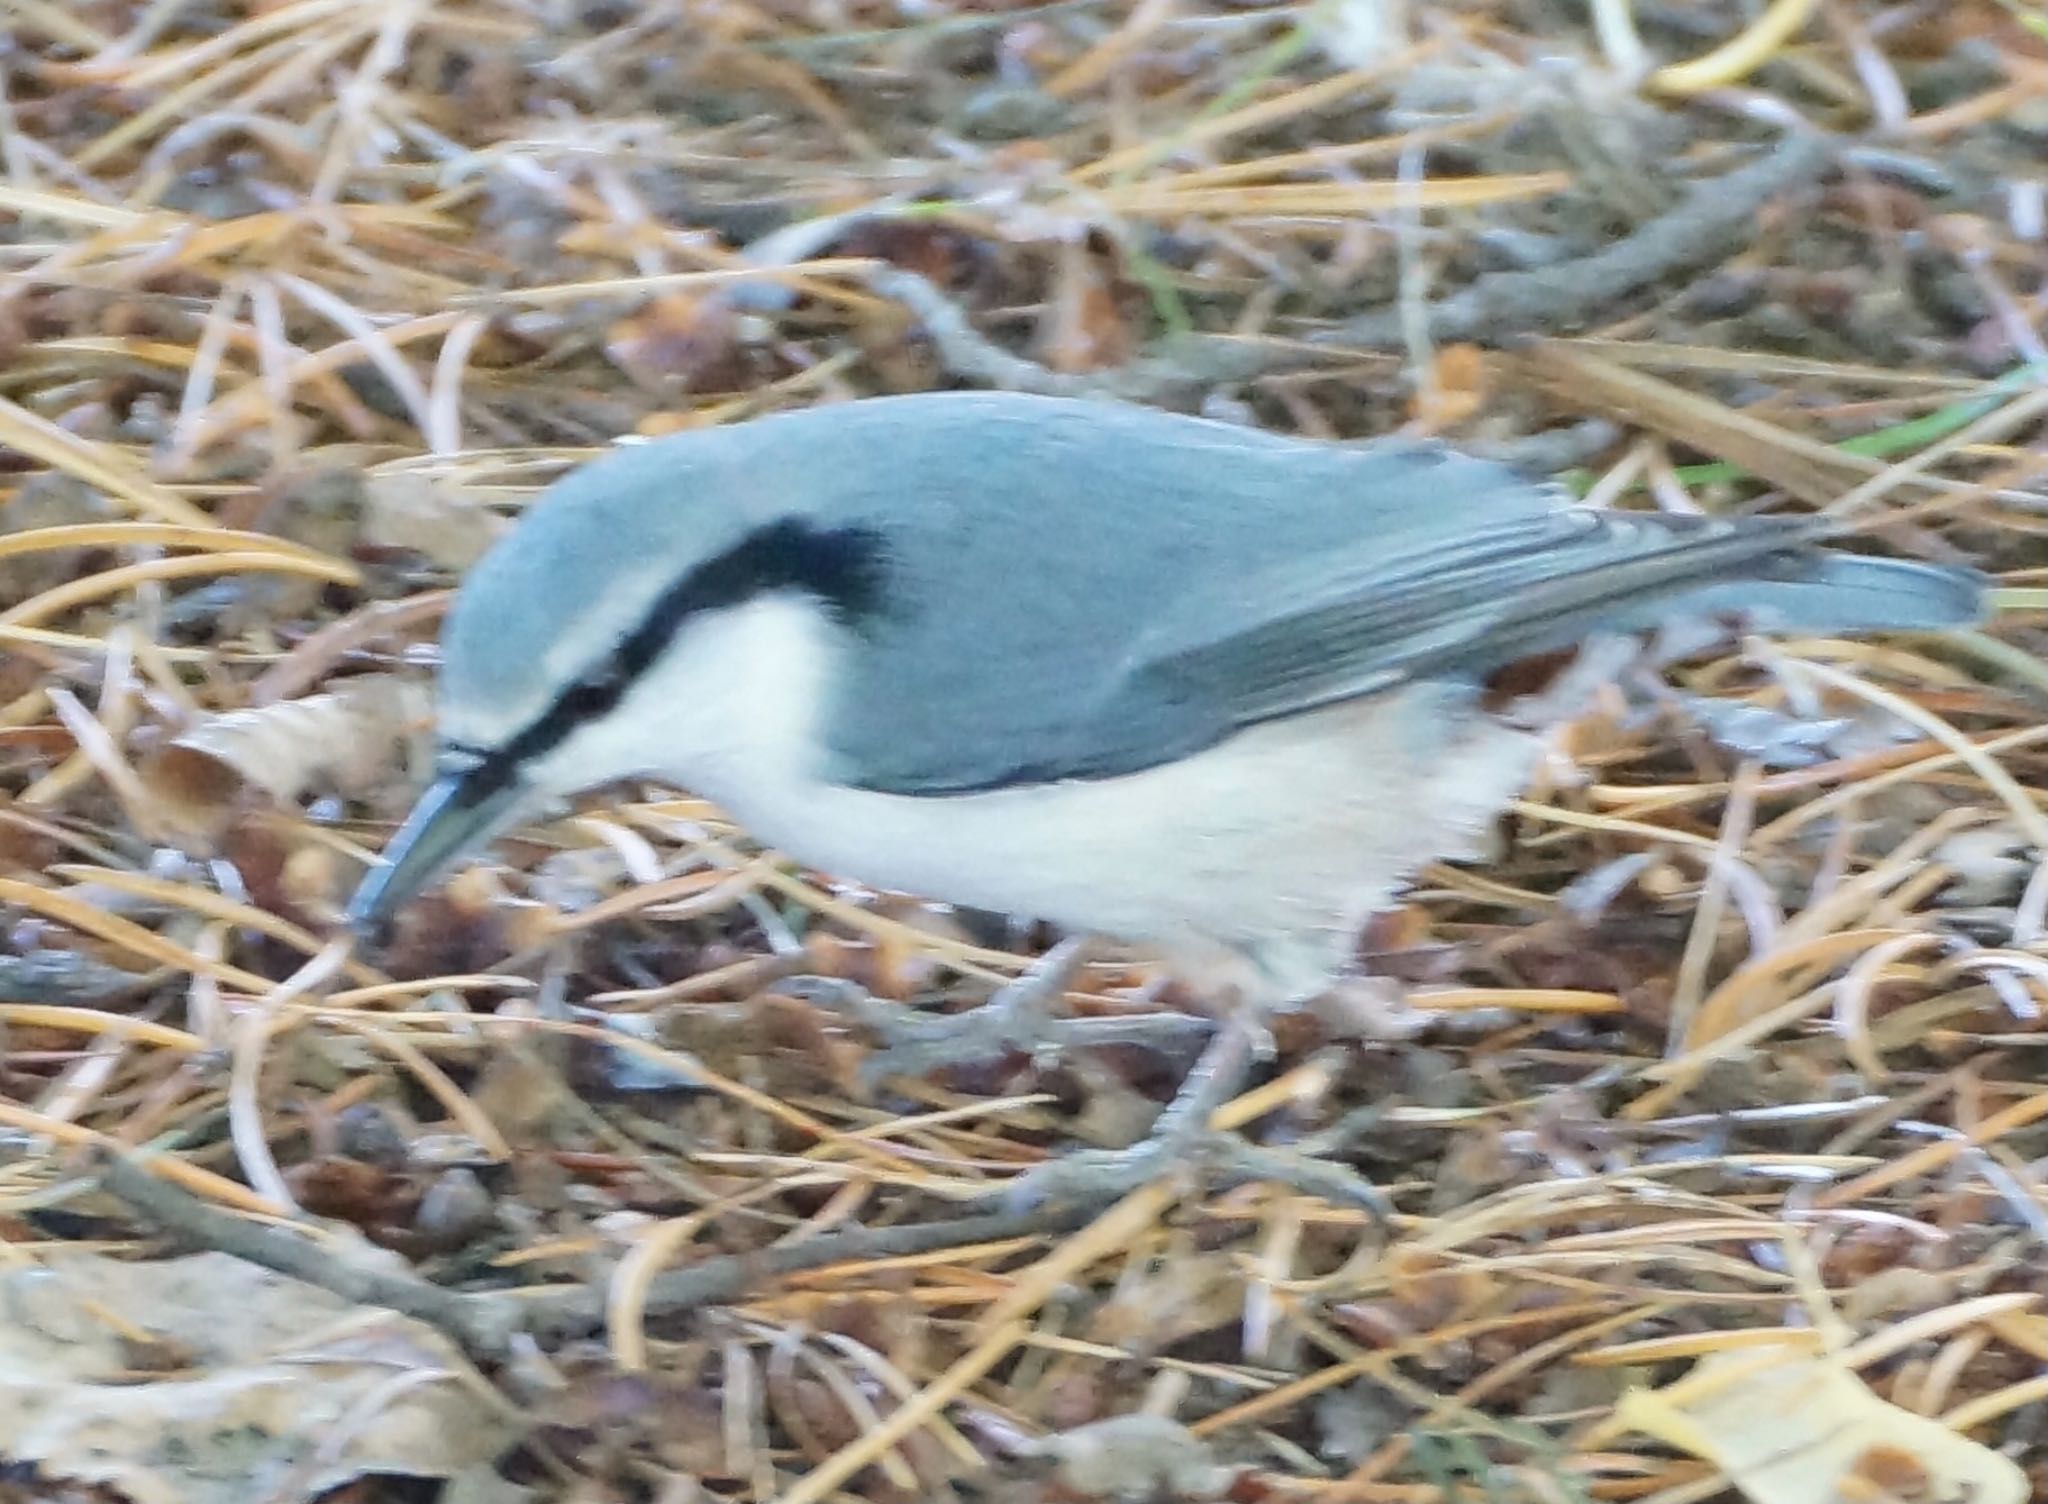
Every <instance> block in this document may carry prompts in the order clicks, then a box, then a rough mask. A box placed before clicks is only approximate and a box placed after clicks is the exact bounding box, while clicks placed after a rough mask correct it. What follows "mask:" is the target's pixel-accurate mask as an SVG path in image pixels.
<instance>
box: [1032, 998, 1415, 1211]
mask: <svg viewBox="0 0 2048 1504" xmlns="http://www.w3.org/2000/svg"><path fill="white" fill-rule="evenodd" d="M1271 1048H1272V1041H1271V1036H1270V1035H1269V1034H1268V1033H1267V1032H1266V1029H1265V1026H1264V1025H1263V1024H1262V1023H1260V1022H1258V1021H1257V1020H1256V1019H1255V1018H1253V1017H1251V1016H1250V1015H1248V1014H1240V1015H1238V1016H1237V1017H1235V1018H1232V1019H1231V1020H1229V1021H1227V1022H1226V1023H1225V1024H1224V1025H1223V1026H1222V1028H1220V1029H1219V1030H1218V1031H1217V1033H1216V1036H1215V1038H1214V1039H1212V1040H1211V1041H1210V1043H1209V1047H1208V1049H1206V1050H1205V1051H1203V1053H1202V1057H1201V1059H1200V1060H1198V1061H1197V1062H1196V1063H1195V1067H1194V1069H1193V1070H1192V1071H1190V1072H1189V1073H1188V1077H1187V1080H1186V1081H1185V1082H1183V1083H1182V1085H1181V1089H1180V1092H1179V1093H1178V1094H1177V1095H1176V1096H1175V1097H1174V1099H1173V1101H1172V1102H1170V1103H1169V1104H1168V1105H1167V1107H1166V1110H1165V1111H1164V1112H1162V1113H1161V1114H1160V1115H1159V1121H1158V1122H1157V1123H1156V1124H1155V1125H1154V1126H1153V1130H1152V1133H1151V1135H1150V1137H1148V1138H1146V1139H1145V1140H1144V1141H1143V1142H1141V1143H1137V1144H1133V1145H1132V1146H1131V1147H1130V1148H1128V1149H1084V1150H1081V1151H1079V1152H1077V1153H1073V1154H1068V1155H1064V1156H1062V1157H1061V1158H1059V1159H1056V1160H1053V1161H1051V1162H1050V1163H1047V1164H1043V1165H1039V1166H1038V1167H1036V1168H1035V1169H1032V1170H1029V1171H1027V1172H1026V1173H1025V1174H1024V1175H1022V1176H1020V1177H1018V1178H1017V1179H1016V1180H1014V1181H1012V1182H1010V1184H1009V1185H1007V1186H1005V1187H1004V1188H1003V1189H1002V1190H1001V1191H999V1192H996V1193H993V1194H994V1196H995V1198H996V1199H999V1200H1000V1201H1001V1202H1002V1203H1003V1205H1004V1206H1005V1207H1006V1208H1007V1209H1010V1210H1013V1211H1026V1210H1030V1209H1032V1208H1034V1207H1040V1206H1050V1205H1062V1204H1068V1203H1077V1202H1078V1203H1096V1202H1101V1201H1104V1200H1109V1199H1114V1198H1115V1197H1118V1196H1122V1195H1126V1194H1128V1193H1129V1192H1131V1191H1134V1190H1136V1189H1137V1188H1138V1187H1140V1186H1142V1185H1145V1184H1148V1183H1149V1182H1151V1181H1153V1180H1156V1179H1159V1178H1160V1177H1162V1176H1165V1175H1185V1176H1189V1177H1191V1178H1194V1179H1196V1180H1199V1181H1202V1182H1205V1183H1209V1184H1214V1185H1219V1186H1225V1187H1228V1186H1235V1185H1245V1184H1249V1183H1251V1182H1255V1181H1264V1182H1271V1183H1275V1184H1279V1185H1285V1186H1288V1187H1290V1188H1292V1189H1294V1190H1297V1191H1300V1192H1301V1193H1303V1194H1304V1195H1309V1196H1315V1197H1318V1198H1320V1199H1321V1200H1324V1201H1328V1202H1331V1203H1332V1204H1334V1205H1339V1206H1356V1207H1360V1208H1363V1209H1364V1210H1366V1211H1368V1212H1370V1213H1372V1215H1373V1217H1374V1218H1375V1219H1376V1220H1378V1221H1380V1222H1385V1221H1386V1219H1387V1217H1388V1216H1389V1215H1390V1213H1391V1211H1392V1208H1391V1206H1390V1205H1389V1204H1388V1202H1387V1199H1386V1197H1385V1196H1384V1195H1383V1194H1382V1193H1381V1191H1380V1190H1379V1188H1378V1187H1377V1186H1375V1185H1374V1184H1373V1183H1372V1182H1371V1181H1369V1180H1367V1179H1366V1178H1365V1177H1364V1176H1362V1175H1360V1174H1358V1173H1357V1172H1356V1171H1355V1170H1352V1169H1349V1168H1347V1167H1346V1166H1344V1165H1340V1164H1335V1163H1333V1162H1331V1161H1329V1160H1324V1159H1316V1158H1313V1157H1312V1156H1310V1155H1307V1154H1303V1153H1298V1152H1292V1151H1289V1150H1284V1149H1268V1148H1264V1147H1262V1146H1260V1145H1257V1144H1251V1143H1247V1142H1246V1141H1245V1140H1244V1139H1243V1138H1241V1137H1240V1136H1239V1135H1237V1134H1235V1133H1233V1132H1230V1131H1229V1130H1227V1129H1220V1128H1213V1127H1211V1126H1210V1119H1211V1118H1212V1117H1213V1116H1214V1114H1215V1112H1216V1109H1217V1108H1219V1107H1221V1106H1222V1105H1223V1104H1224V1102H1226V1101H1228V1100H1229V1099H1230V1098H1231V1097H1232V1096H1233V1095H1235V1094H1236V1092H1237V1090H1238V1088H1239V1087H1240V1086H1242V1085H1243V1083H1244V1080H1245V1077H1246V1076H1247V1075H1249V1074H1250V1071H1251V1066H1252V1062H1253V1060H1254V1059H1257V1058H1262V1057H1264V1056H1266V1055H1268V1054H1270V1053H1271Z"/></svg>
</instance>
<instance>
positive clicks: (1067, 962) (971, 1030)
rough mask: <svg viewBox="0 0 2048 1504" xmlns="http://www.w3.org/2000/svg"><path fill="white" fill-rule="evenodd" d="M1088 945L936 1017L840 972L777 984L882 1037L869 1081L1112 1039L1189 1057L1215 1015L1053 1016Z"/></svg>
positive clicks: (864, 1072)
mask: <svg viewBox="0 0 2048 1504" xmlns="http://www.w3.org/2000/svg"><path fill="white" fill-rule="evenodd" d="M1087 948H1088V942H1087V940H1086V939H1083V938H1076V939H1071V940H1066V941H1062V942H1061V943H1060V944H1059V945H1057V946H1055V947H1054V948H1053V949H1052V950H1050V951H1048V952H1047V953H1046V954H1045V955H1044V956H1043V957H1042V958H1041V959H1040V960H1039V961H1038V962H1037V964H1035V965H1034V966H1032V968H1031V969H1030V970H1029V971H1026V972H1025V973H1024V974H1023V975H1022V976H1020V977H1018V978H1017V980H1015V981H1014V982H1011V983H1010V984H1009V985H1007V986H1006V987H1004V988H1003V989H1002V990H1001V991H1000V992H998V993H997V994H996V995H995V996H994V997H993V998H991V999H990V1000H989V1001H988V1002H986V1003H984V1004H983V1005H982V1006H981V1007H979V1008H974V1009H970V1010H969V1011H968V1012H965V1013H949V1014H944V1015H941V1016H938V1017H934V1016H932V1015H931V1014H927V1013H920V1012H918V1011H917V1010H915V1009H913V1008H907V1007H905V1006H904V1005H903V1004H901V1003H892V1002H886V1001H884V1000H882V999H881V998H877V997H874V996H873V995H871V994H870V993H868V992H866V991H865V990H863V989H862V988H860V987H859V986H857V985H855V984H854V983H851V982H845V981H840V980H838V979H835V978H828V977H792V978H790V979H789V980H787V981H785V982H783V983H781V984H779V985H780V987H781V988H782V990H784V991H788V992H793V993H795V994H796V995H798V996H800V997H803V998H805V999H806V1000H808V1001H810V1002H814V1003H816V1004H818V1005H819V1006H821V1007H825V1008H830V1009H832V1010H834V1011H835V1012H838V1013H841V1014H843V1015H845V1016H847V1017H849V1018H851V1019H852V1020H853V1021H854V1022H856V1023H858V1024H860V1025H861V1026H862V1027H864V1028H866V1029H868V1030H869V1031H870V1032H872V1033H873V1034H874V1035H875V1037H876V1038H877V1039H879V1040H880V1041H881V1046H882V1047H881V1048H880V1049H878V1050H876V1051H875V1052H874V1053H873V1054H871V1055H869V1056H868V1058H867V1059H866V1060H865V1061H863V1062H862V1064H861V1078H862V1080H863V1081H864V1082H865V1083H866V1084H868V1085H870V1086H872V1085H874V1084H876V1083H877V1082H880V1081H883V1080H886V1079H887V1078H889V1077H890V1076H922V1075H927V1074H929V1073H930V1072H932V1071H935V1070H939V1069H941V1068H943V1067H945V1066H956V1065H964V1064H971V1063H974V1062H977V1061H983V1060H992V1059H998V1058H1000V1057H1002V1056H1004V1055H1008V1054H1025V1055H1030V1056H1032V1057H1034V1058H1046V1057H1051V1058H1057V1057H1058V1056H1059V1055H1060V1054H1062V1053H1064V1052H1066V1051H1068V1050H1075V1049H1099V1048H1103V1047H1106V1046H1109V1045H1142V1046H1145V1047H1147V1048H1150V1049H1156V1050H1159V1051H1161V1052H1162V1053H1164V1054H1167V1055H1177V1056H1179V1057H1181V1058H1182V1059H1185V1058H1187V1057H1188V1056H1189V1055H1192V1054H1194V1053H1195V1052H1196V1051H1197V1050H1198V1049H1199V1048H1200V1046H1201V1043H1202V1041H1204V1040H1205V1039H1207V1038H1208V1037H1209V1036H1210V1035H1211V1034H1213V1033H1214V1032H1215V1027H1216V1026H1215V1024H1214V1023H1213V1022H1211V1021H1210V1020H1209V1019H1206V1018H1199V1017H1196V1016H1195V1015H1193V1014H1187V1013H1146V1014H1136V1015H1133V1016H1130V1017H1126V1018H1059V1017H1055V1016H1054V1014H1053V1011H1052V1005H1053V1003H1054V1002H1055V1001H1057V1000H1058V998H1059V997H1060V995H1061V994H1062V993H1064V992H1065V991H1066V989H1067V984H1068V983H1069V982H1071V981H1072V980H1073V979H1074V976H1075V974H1076V973H1077V972H1079V971H1080V969H1081V967H1082V965H1083V964H1084V963H1085V962H1086V960H1087Z"/></svg>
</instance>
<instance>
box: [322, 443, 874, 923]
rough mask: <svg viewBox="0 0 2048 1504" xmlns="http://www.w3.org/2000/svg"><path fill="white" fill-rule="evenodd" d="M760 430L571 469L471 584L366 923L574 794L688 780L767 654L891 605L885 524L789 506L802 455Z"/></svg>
mask: <svg viewBox="0 0 2048 1504" xmlns="http://www.w3.org/2000/svg"><path fill="white" fill-rule="evenodd" d="M745 433H746V428H745V427H744V426H742V427H741V428H738V429H732V430H711V431H705V432H698V433H691V434H687V435H682V436H679V437H677V438H674V439H669V440H664V441H660V442H656V443H653V444H648V445H645V446H639V447H635V448H630V449H624V450H620V451H617V452H615V453H613V454H611V455H609V456H607V457H605V458H604V459H602V460H600V461H597V462H595V463H593V464H591V465H588V466H586V467H584V468H583V469H580V470H577V471H575V472H572V473H571V474H570V475H568V476H566V477H564V478H563V479H562V480H560V481H558V482H557V483H556V484H555V485H554V486H552V487H551V488H550V489H549V490H548V491H547V492H545V493H544V494H543V495H542V496H541V498H540V499H539V500H538V501H537V502H536V503H535V504H534V506H533V507H532V508H531V510H530V511H529V513H528V515H527V516H526V517H525V518H524V519H523V520H522V521H521V522H520V523H519V524H518V525H517V526H516V527H514V528H513V529H512V531H511V533H510V534H509V535H508V536H507V537H506V538H505V539H503V540H502V541H501V542H500V543H498V544H497V546H496V547H494V548H493V549H492V550H491V551H490V552H489V553H488V554H487V555H486V556H485V557H484V559H483V560H482V561H481V562H480V563H479V564H478V565H477V567H476V568H475V569H474V570H473V571H472V572H471V573H470V575H469V576H468V577H467V578H466V579H465V580H464V582H463V584H462V586H461V589H460V590H459V591H458V593H457V595H456V598H455V602H454V604H453V606H452V607H451V609H450V612H449V616H448V621H447V624H446V627H445V629H444V631H443V633H442V640H441V648H442V662H441V671H440V678H439V686H438V694H437V702H438V707H437V710H438V716H437V718H438V724H437V743H438V748H437V765H436V772H435V778H434V781H433V783H432V784H431V785H430V786H429V787H428V788H427V790H426V791H425V792H424V793H423V794H422V795H421V796H420V798H419V800H418V802H417V803H416V804H415V806H414V807H413V810H412V813H411V814H410V816H409V817H408V818H407V819H406V821H405V823H404V825H403V826H402V827H401V828H400V829H399V831H398V832H397V834H396V835H394V836H393V837H392V839H391V842H390V844H389V846H388V847H387V849H386V853H385V861H384V863H383V864H382V865H381V866H379V867H377V868H375V869H373V870H372V871H371V872H370V873H369V874H368V875H367V877H366V878H365V879H364V881H363V883H362V885H361V887H360V888H359V889H358V890H357V892H356V895H355V897H354V899H353V900H352V902H351V903H350V906H349V920H350V923H351V925H352V926H353V927H354V928H355V929H357V930H358V932H374V931H376V930H377V929H378V928H380V927H381V926H382V924H383V923H384V922H385V921H386V920H388V919H389V918H390V916H391V915H392V914H393V913H394V912H395V911H396V910H397V909H398V908H400V907H401V906H403V905H404V904H405V903H406V902H407V900H409V899H410V898H412V897H413V896H414V895H416V894H418V893H419V892H420V891H421V890H422V889H423V888H425V887H426V886H427V885H428V884H429V883H431V882H433V881H434V880H435V878H436V877H438V876H439V875H440V874H442V873H443V872H445V871H447V870H448V869H449V868H450V867H451V866H452V865H453V864H454V863H456V862H457V861H459V860H460V859H461V858H462V857H463V856H465V855H468V854H470V853H472V852H474V851H476V850H477V849H479V848H480V847H482V846H483V845H485V844H486V843H487V842H489V841H490V840H491V839H492V838H493V837H495V836H497V835H499V834H501V833H503V832H504V831H505V830H507V829H509V828H510V827H511V826H513V825H515V824H517V823H519V822H520V821H522V820H524V819H527V818H530V817H532V816H533V815H535V814H536V813H538V812H540V811H541V810H543V809H545V808H547V807H549V806H551V805H555V804H558V803H559V802H561V801H562V800H564V799H566V798H568V797H569V796H571V795H574V794H577V793H581V792H583V791H585V790H589V789H593V788H597V787H599V786H602V785H605V784H609V783H613V782H616V781H618V780H621V779H625V778H631V777H636V776H653V775H664V776H683V777H686V776H687V774H688V772H689V770H690V769H691V767H692V764H693V758H694V757H696V756H698V755H708V754H709V753H710V752H712V751H713V750H715V749H716V748H718V747H719V746H720V745H721V739H722V738H724V737H726V736H728V734H729V730H728V728H729V726H730V723H731V721H732V720H733V718H734V717H735V715H736V714H739V713H741V707H743V706H745V705H747V704H748V703H749V702H750V700H751V699H753V698H757V697H756V696H754V694H753V691H754V689H755V687H756V684H757V681H758V679H759V677H760V675H761V674H762V673H763V672H764V665H763V664H762V663H760V662H759V661H758V660H759V658H760V657H761V656H762V655H763V652H764V650H765V651H774V652H775V653H776V656H778V657H779V658H781V659H784V660H788V659H790V658H796V657H801V656H802V654H801V652H800V651H799V649H800V648H801V647H802V643H801V642H798V641H797V640H796V638H797V637H801V636H802V635H803V634H804V633H805V632H807V631H809V630H810V628H811V626H812V625H813V623H816V624H817V625H819V626H822V625H823V624H824V623H825V622H826V621H827V620H829V619H831V618H834V617H837V618H839V619H841V620H844V619H846V618H847V617H849V616H854V615H858V614H860V613H862V612H865V611H867V610H869V609H871V608H872V607H873V606H874V604H875V599H874V598H875V596H876V593H877V591H878V590H879V588H880V573H881V564H882V546H881V540H880V539H879V538H878V536H877V535H876V534H875V533H873V532H872V531H871V530H869V529H866V528H864V527H861V526H858V525H841V526H834V525H831V524H829V523H827V522H825V521H823V520H821V519H820V518H819V517H817V516H816V515H814V514H810V513H800V512H795V511H792V510H790V509H789V508H788V506H787V505H786V498H787V497H788V496H789V495H791V494H792V491H791V489H790V488H789V487H788V486H787V485H786V484H782V483H779V482H786V481H787V480H788V478H789V477H788V476H787V475H786V474H778V473H776V472H778V471H786V470H787V469H788V465H789V461H788V460H787V459H785V460H783V461H781V462H776V463H765V464H764V463H763V457H762V455H761V454H760V453H759V452H758V451H756V450H754V449H752V448H751V447H750V446H748V445H745V444H742V443H739V442H736V440H737V439H738V438H740V437H742V436H744V434H745ZM798 459H799V460H800V459H801V456H799V457H798ZM797 494H801V492H800V490H799V492H798V493H797ZM764 626H765V631H764ZM778 633H780V634H781V635H780V636H779V637H778V636H777V635H776V634H778ZM791 634H795V637H792V635H791ZM785 645H786V646H787V651H779V650H780V649H782V648H783V647H784V646H785ZM776 671H777V672H780V673H782V674H783V676H784V678H785V679H786V678H787V675H788V671H789V664H788V662H787V661H784V662H783V663H782V664H781V665H780V666H779V667H778V668H777V669H776Z"/></svg>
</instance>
